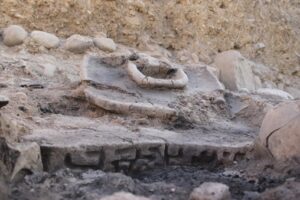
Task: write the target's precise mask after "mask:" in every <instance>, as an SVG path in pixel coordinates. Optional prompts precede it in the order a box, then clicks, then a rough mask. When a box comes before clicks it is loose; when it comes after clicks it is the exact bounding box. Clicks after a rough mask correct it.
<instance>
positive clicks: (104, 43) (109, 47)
mask: <svg viewBox="0 0 300 200" xmlns="http://www.w3.org/2000/svg"><path fill="white" fill-rule="evenodd" d="M94 44H95V46H96V47H98V48H99V49H101V50H103V51H109V52H113V51H115V50H116V49H117V45H116V43H115V42H114V41H113V40H112V39H110V38H105V37H97V38H95V39H94Z"/></svg>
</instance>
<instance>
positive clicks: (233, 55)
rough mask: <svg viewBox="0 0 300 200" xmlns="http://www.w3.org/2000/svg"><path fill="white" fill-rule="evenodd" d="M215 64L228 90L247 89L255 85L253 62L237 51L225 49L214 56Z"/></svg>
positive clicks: (251, 89)
mask: <svg viewBox="0 0 300 200" xmlns="http://www.w3.org/2000/svg"><path fill="white" fill-rule="evenodd" d="M214 64H215V66H216V67H217V68H218V69H219V70H220V80H221V82H223V83H224V85H225V87H226V88H228V89H230V90H237V91H239V90H241V89H248V90H250V91H254V90H255V89H256V88H257V86H256V84H255V83H256V82H257V81H255V77H254V74H253V72H252V66H253V65H254V63H252V62H251V61H249V60H247V59H246V58H244V57H243V56H242V55H241V54H240V53H239V52H238V51H226V52H223V53H220V54H218V55H217V56H216V58H215V62H214Z"/></svg>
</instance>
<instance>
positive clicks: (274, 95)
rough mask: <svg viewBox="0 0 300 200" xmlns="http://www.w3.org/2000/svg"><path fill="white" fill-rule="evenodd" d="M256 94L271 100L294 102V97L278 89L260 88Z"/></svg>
mask: <svg viewBox="0 0 300 200" xmlns="http://www.w3.org/2000/svg"><path fill="white" fill-rule="evenodd" d="M256 93H257V94H258V95H260V96H262V97H264V98H270V99H273V100H274V99H276V100H277V99H278V100H280V99H285V100H292V99H294V97H293V96H292V95H290V94H289V93H287V92H285V91H282V90H278V89H272V88H260V89H258V90H257V91H256Z"/></svg>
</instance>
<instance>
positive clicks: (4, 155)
mask: <svg viewBox="0 0 300 200" xmlns="http://www.w3.org/2000/svg"><path fill="white" fill-rule="evenodd" d="M42 170H43V165H42V161H41V153H40V147H39V145H38V144H36V143H21V144H10V143H8V142H7V141H6V139H5V138H0V172H1V173H3V175H4V176H5V177H7V178H9V179H11V180H13V179H15V178H16V177H17V176H18V175H21V174H22V172H28V171H30V172H33V171H42Z"/></svg>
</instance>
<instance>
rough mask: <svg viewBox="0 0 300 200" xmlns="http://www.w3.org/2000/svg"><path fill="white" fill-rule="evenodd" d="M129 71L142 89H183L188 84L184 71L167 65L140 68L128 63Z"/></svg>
mask: <svg viewBox="0 0 300 200" xmlns="http://www.w3.org/2000/svg"><path fill="white" fill-rule="evenodd" d="M127 71H128V74H129V76H130V77H131V79H132V80H133V81H135V82H136V83H137V84H138V85H139V86H141V87H149V88H154V87H158V88H173V89H183V88H184V87H185V86H186V85H187V83H188V77H187V75H186V74H185V72H184V71H183V70H182V69H180V68H172V67H169V66H167V65H159V66H142V67H139V66H137V65H136V64H134V63H133V62H128V65H127Z"/></svg>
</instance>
